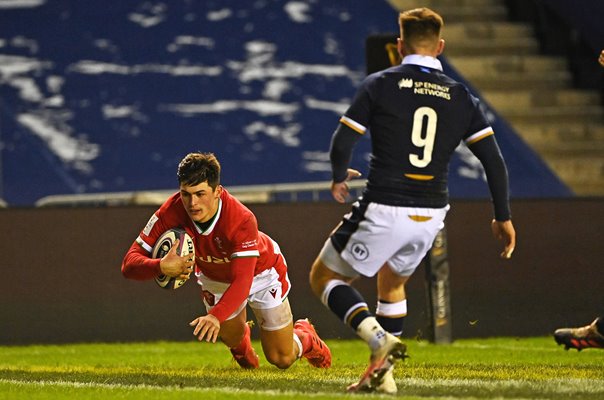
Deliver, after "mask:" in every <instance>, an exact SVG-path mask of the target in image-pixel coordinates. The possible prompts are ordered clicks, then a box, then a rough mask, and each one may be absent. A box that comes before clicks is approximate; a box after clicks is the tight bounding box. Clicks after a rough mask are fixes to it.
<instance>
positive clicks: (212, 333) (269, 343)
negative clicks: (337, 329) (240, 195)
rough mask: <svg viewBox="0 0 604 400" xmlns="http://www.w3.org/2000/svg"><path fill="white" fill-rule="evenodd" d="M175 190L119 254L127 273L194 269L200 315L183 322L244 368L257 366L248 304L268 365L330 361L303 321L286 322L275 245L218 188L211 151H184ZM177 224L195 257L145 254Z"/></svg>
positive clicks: (282, 264) (182, 274)
mask: <svg viewBox="0 0 604 400" xmlns="http://www.w3.org/2000/svg"><path fill="white" fill-rule="evenodd" d="M177 175H178V182H179V187H180V191H179V192H178V193H175V194H174V195H172V196H171V197H170V198H169V199H168V200H166V202H164V204H163V205H162V206H161V207H160V208H159V209H158V210H157V211H156V212H155V213H154V214H153V215H152V216H151V218H150V220H149V222H148V223H147V225H146V226H145V227H144V229H143V230H142V231H141V233H140V235H139V236H138V238H137V239H136V240H135V241H134V243H133V244H132V246H131V247H130V249H129V250H128V252H127V253H126V255H125V257H124V260H123V263H122V273H123V275H124V276H125V277H126V278H129V279H136V280H150V279H153V278H155V277H156V276H158V275H162V274H163V275H167V276H170V277H174V278H179V279H186V278H187V277H188V276H189V274H190V273H191V272H192V271H194V272H195V276H196V278H197V282H198V283H199V285H200V286H201V291H202V296H203V302H204V304H205V307H206V311H207V313H206V314H204V315H200V316H199V317H197V318H195V319H193V320H192V321H191V322H190V323H189V325H190V326H192V327H193V334H194V335H195V336H196V337H197V338H198V340H200V341H201V340H204V339H205V340H206V341H209V342H216V340H217V339H218V338H220V339H221V341H222V342H223V343H224V344H225V345H226V346H227V347H228V348H229V349H230V351H231V353H232V355H233V357H234V358H235V360H236V361H237V363H238V364H239V365H240V366H241V367H243V368H257V367H258V366H259V362H258V355H257V354H256V352H255V351H254V348H253V347H252V344H251V341H250V327H249V324H248V323H247V322H246V321H247V310H246V309H247V307H246V306H247V305H248V304H249V306H250V308H251V310H252V312H253V313H254V315H255V317H256V322H257V324H258V326H259V327H260V340H261V342H262V348H263V350H264V355H265V356H266V359H267V360H268V362H269V363H271V364H273V365H275V366H277V367H278V368H282V369H284V368H288V367H290V366H291V365H292V364H293V363H294V362H295V361H296V360H297V359H298V358H301V357H304V358H306V359H307V360H308V362H309V363H310V364H311V365H312V366H314V367H317V368H328V367H329V366H330V365H331V352H330V350H329V348H328V347H327V345H326V344H325V343H324V342H323V341H322V340H321V339H320V338H319V336H318V335H317V333H316V331H315V329H314V327H313V326H312V325H311V324H310V323H309V322H308V320H307V319H300V320H297V321H296V322H295V323H294V321H293V317H292V312H291V308H290V305H289V301H288V299H287V295H288V293H289V290H290V287H291V285H290V281H289V278H288V276H287V264H286V261H285V258H284V257H283V255H282V254H281V251H280V249H279V246H278V244H277V243H276V242H275V241H273V240H272V239H271V238H270V237H269V236H268V235H266V234H265V233H263V232H261V231H259V230H258V223H257V221H256V217H255V215H254V214H253V213H252V212H251V211H250V210H249V209H248V208H247V207H246V206H244V205H243V204H242V203H240V202H239V201H238V200H237V199H236V198H235V197H233V196H232V195H231V194H230V193H229V192H228V191H227V190H226V189H225V188H223V187H222V186H221V185H220V163H219V162H218V160H217V159H216V157H215V156H214V155H213V154H211V153H190V154H188V155H187V156H186V157H185V158H184V159H183V160H182V161H181V162H180V163H179V165H178V173H177ZM172 228H181V229H184V230H185V231H186V232H187V233H188V234H189V235H190V236H191V237H192V238H193V241H194V243H195V259H194V260H193V259H192V257H191V256H190V255H184V256H182V257H181V256H179V255H178V254H177V253H176V248H177V246H176V245H174V246H172V248H171V249H170V251H169V252H168V253H167V254H166V255H165V256H164V257H162V258H161V259H160V258H155V259H154V258H151V251H152V249H153V246H154V245H155V242H156V241H157V240H158V238H159V237H160V236H161V235H162V234H163V233H164V232H165V231H167V230H169V229H172Z"/></svg>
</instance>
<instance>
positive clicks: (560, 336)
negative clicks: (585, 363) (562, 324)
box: [554, 319, 604, 351]
mask: <svg viewBox="0 0 604 400" xmlns="http://www.w3.org/2000/svg"><path fill="white" fill-rule="evenodd" d="M597 322H598V319H596V320H595V321H594V322H592V323H591V324H590V325H587V326H584V327H581V328H560V329H556V331H555V332H554V339H555V340H556V343H558V344H563V345H564V348H565V350H568V349H570V348H573V349H577V350H579V351H580V350H582V349H586V348H590V347H591V348H600V349H601V348H604V335H602V334H601V333H600V332H598V329H597V327H596V323H597Z"/></svg>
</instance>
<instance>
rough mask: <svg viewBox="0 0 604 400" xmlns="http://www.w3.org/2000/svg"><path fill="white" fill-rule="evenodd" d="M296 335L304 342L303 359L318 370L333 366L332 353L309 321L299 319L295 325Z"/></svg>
mask: <svg viewBox="0 0 604 400" xmlns="http://www.w3.org/2000/svg"><path fill="white" fill-rule="evenodd" d="M294 333H295V334H296V335H297V336H298V337H299V338H300V342H302V348H303V353H302V357H304V358H306V359H307V360H308V363H309V364H310V365H312V366H313V367H316V368H329V367H330V366H331V351H330V350H329V347H327V345H326V344H325V342H324V341H323V340H321V338H320V337H319V335H317V331H315V328H314V326H313V325H312V324H311V323H310V322H309V321H308V319H306V318H305V319H299V320H297V321H296V323H295V324H294Z"/></svg>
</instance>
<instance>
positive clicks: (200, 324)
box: [189, 314, 220, 343]
mask: <svg viewBox="0 0 604 400" xmlns="http://www.w3.org/2000/svg"><path fill="white" fill-rule="evenodd" d="M189 325H190V326H193V327H194V328H193V335H195V336H197V340H199V341H202V340H203V339H204V338H205V340H206V342H212V343H216V339H218V333H219V332H220V321H218V318H216V317H215V316H213V315H212V314H208V315H202V316H201V317H197V318H195V319H194V320H193V321H191V322H189Z"/></svg>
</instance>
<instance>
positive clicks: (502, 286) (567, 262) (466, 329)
mask: <svg viewBox="0 0 604 400" xmlns="http://www.w3.org/2000/svg"><path fill="white" fill-rule="evenodd" d="M602 200H603V199H601V198H600V199H598V198H593V199H590V198H573V199H557V200H556V199H549V200H515V201H513V203H512V209H513V213H514V221H515V226H516V229H517V232H518V246H517V248H516V252H515V253H514V257H513V259H512V260H510V261H504V260H500V259H498V257H497V256H498V254H499V252H500V245H499V243H496V242H495V241H494V240H493V239H492V237H491V232H490V227H489V222H490V220H491V206H490V204H489V203H488V202H487V201H484V200H482V201H477V200H472V201H464V200H454V201H452V202H451V206H452V208H451V211H450V212H449V215H448V217H447V222H446V226H447V241H448V251H449V260H448V262H449V265H450V291H451V311H452V337H453V340H455V339H458V338H467V337H488V336H534V335H548V334H551V333H552V332H553V330H554V329H555V328H556V327H559V326H563V325H576V324H581V323H583V322H585V321H589V320H591V319H592V318H593V317H595V316H596V315H599V314H601V312H602V309H601V306H602V304H601V296H600V293H601V288H602V284H603V283H604V275H603V274H602V272H601V263H602V259H603V258H604V257H603V256H604V249H603V248H602V246H601V243H602V242H603V240H604V233H603V232H602V230H601V229H600V221H603V220H604V201H602ZM249 206H250V208H251V209H252V210H253V211H254V212H255V213H256V215H257V217H258V221H259V226H260V229H261V230H263V231H265V232H267V233H268V234H270V235H271V236H272V237H273V238H274V239H275V240H277V241H278V242H279V244H280V246H281V248H282V250H283V252H284V254H285V256H286V258H287V260H288V265H289V271H290V279H291V281H292V285H293V288H292V292H291V296H290V300H291V304H292V310H293V312H294V316H295V317H296V318H301V317H309V318H310V319H311V320H312V321H313V322H314V323H315V324H316V326H317V329H318V330H319V331H320V333H321V334H322V335H323V336H325V337H326V338H352V337H354V335H353V334H352V332H351V331H350V330H348V328H346V327H345V326H343V324H341V323H340V322H339V321H337V320H336V318H335V317H334V316H333V315H332V314H331V313H330V312H328V311H327V310H325V308H324V307H323V305H322V304H321V303H320V302H319V301H318V300H317V299H316V298H315V297H314V296H313V295H312V293H311V291H310V288H309V285H308V271H309V268H310V265H311V263H312V261H313V259H314V258H315V256H316V254H317V252H318V251H319V249H320V248H321V246H322V244H323V241H324V239H325V237H326V236H327V235H328V234H329V232H330V231H331V230H332V229H333V227H334V226H335V225H336V224H337V223H338V222H339V221H340V219H341V217H342V215H343V214H345V213H346V212H348V210H349V207H350V205H341V204H337V203H334V202H298V203H293V202H281V203H264V204H249ZM155 209H156V207H155V206H116V207H76V208H66V207H54V208H52V207H44V208H7V209H2V210H0V226H2V227H4V231H5V235H4V240H2V241H1V242H0V253H1V254H2V255H3V260H2V267H3V276H4V279H3V280H2V290H1V291H0V304H2V307H0V326H2V329H0V344H9V345H11V344H30V343H63V342H91V341H101V342H114V341H147V340H160V339H161V340H182V341H185V340H193V337H192V333H191V329H190V327H189V326H188V322H189V321H191V320H192V319H193V318H195V317H196V316H198V315H200V314H202V313H203V312H204V310H203V306H202V303H201V300H200V297H199V290H198V288H197V286H196V284H195V283H194V282H193V281H191V282H189V283H187V284H186V285H185V286H184V287H183V288H181V289H178V290H173V291H167V290H163V289H160V288H159V287H158V286H157V285H156V284H155V283H154V282H153V281H148V282H137V281H132V280H127V279H124V278H123V277H122V275H121V272H120V265H121V260H122V257H123V255H124V253H125V252H126V250H127V248H128V247H129V246H130V244H131V243H132V241H133V240H134V239H135V238H136V236H137V235H138V233H139V231H140V230H141V229H142V228H143V227H144V225H145V224H146V222H147V220H148V218H149V217H150V216H151V214H152V213H153V211H155ZM423 269H424V267H423V266H422V267H420V269H419V270H418V271H417V272H416V274H415V275H414V276H413V278H411V279H410V282H409V285H408V288H407V289H408V290H407V292H408V298H409V316H408V318H407V320H406V321H405V324H406V325H405V333H404V336H405V338H407V339H409V338H425V337H426V327H427V325H428V315H427V312H426V310H427V308H426V301H427V299H426V290H425V279H424V276H425V272H424V271H422V270H423ZM358 288H359V290H361V291H362V292H363V293H365V294H366V295H367V298H368V300H370V302H371V301H372V300H371V299H374V298H375V297H374V296H375V291H374V282H373V281H372V280H363V281H362V282H359V284H358ZM253 335H254V336H255V337H257V335H258V332H257V328H254V330H253Z"/></svg>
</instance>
